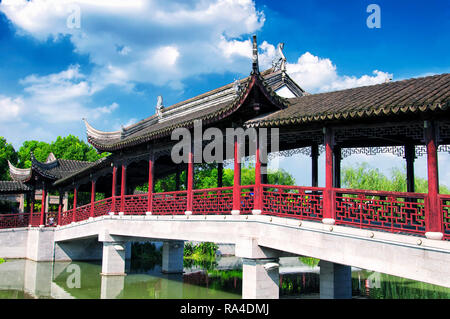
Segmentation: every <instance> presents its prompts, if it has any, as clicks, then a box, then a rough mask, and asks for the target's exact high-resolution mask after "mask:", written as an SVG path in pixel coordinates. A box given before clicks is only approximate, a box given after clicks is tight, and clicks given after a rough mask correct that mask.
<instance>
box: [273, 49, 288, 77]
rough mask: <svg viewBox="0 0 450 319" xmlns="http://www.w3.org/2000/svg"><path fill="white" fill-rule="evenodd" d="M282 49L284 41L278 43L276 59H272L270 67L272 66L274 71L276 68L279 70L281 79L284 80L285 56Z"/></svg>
mask: <svg viewBox="0 0 450 319" xmlns="http://www.w3.org/2000/svg"><path fill="white" fill-rule="evenodd" d="M283 49H284V43H283V42H280V43H278V46H277V51H278V54H277V55H278V59H277V58H275V59H274V60H273V61H272V67H273V69H274V71H278V70H280V71H281V79H282V81H283V82H284V80H285V79H286V57H285V56H284V53H283Z"/></svg>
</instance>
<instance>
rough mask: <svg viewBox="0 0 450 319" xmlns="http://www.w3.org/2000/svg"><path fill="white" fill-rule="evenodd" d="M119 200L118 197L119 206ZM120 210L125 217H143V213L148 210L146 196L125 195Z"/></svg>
mask: <svg viewBox="0 0 450 319" xmlns="http://www.w3.org/2000/svg"><path fill="white" fill-rule="evenodd" d="M120 200H121V199H120V197H119V206H120ZM120 207H122V206H120ZM122 209H123V213H124V214H125V215H145V212H146V211H147V210H148V196H147V194H138V195H125V196H124V205H123V207H122Z"/></svg>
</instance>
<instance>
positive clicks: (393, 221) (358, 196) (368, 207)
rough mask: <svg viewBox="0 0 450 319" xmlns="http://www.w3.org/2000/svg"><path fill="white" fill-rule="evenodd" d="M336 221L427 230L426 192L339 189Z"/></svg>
mask: <svg viewBox="0 0 450 319" xmlns="http://www.w3.org/2000/svg"><path fill="white" fill-rule="evenodd" d="M336 192H337V194H336V200H335V209H336V224H346V225H355V226H358V227H360V228H375V229H384V230H387V231H391V232H407V233H418V234H424V233H425V210H426V200H425V196H426V195H425V194H423V195H420V194H411V193H410V194H408V195H402V194H395V193H393V192H374V193H370V191H357V190H336Z"/></svg>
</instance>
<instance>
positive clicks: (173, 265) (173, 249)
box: [161, 240, 184, 274]
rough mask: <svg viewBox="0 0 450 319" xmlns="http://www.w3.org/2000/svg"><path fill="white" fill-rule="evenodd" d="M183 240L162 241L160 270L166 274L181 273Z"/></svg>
mask: <svg viewBox="0 0 450 319" xmlns="http://www.w3.org/2000/svg"><path fill="white" fill-rule="evenodd" d="M183 254H184V241H180V240H170V241H164V242H163V249H162V270H161V271H162V272H163V273H166V274H177V273H183Z"/></svg>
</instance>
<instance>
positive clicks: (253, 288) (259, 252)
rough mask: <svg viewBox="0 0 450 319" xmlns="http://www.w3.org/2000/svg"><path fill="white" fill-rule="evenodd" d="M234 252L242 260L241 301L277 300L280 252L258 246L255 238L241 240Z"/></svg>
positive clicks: (278, 293) (278, 294) (278, 295)
mask: <svg viewBox="0 0 450 319" xmlns="http://www.w3.org/2000/svg"><path fill="white" fill-rule="evenodd" d="M235 251H236V256H237V257H241V258H242V299H278V298H279V297H280V292H279V289H280V288H279V284H280V276H279V264H278V260H279V257H280V256H281V255H280V252H279V251H276V250H273V249H270V248H265V247H262V246H259V245H258V242H257V240H256V239H255V238H241V239H240V240H239V241H237V242H236V247H235Z"/></svg>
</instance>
